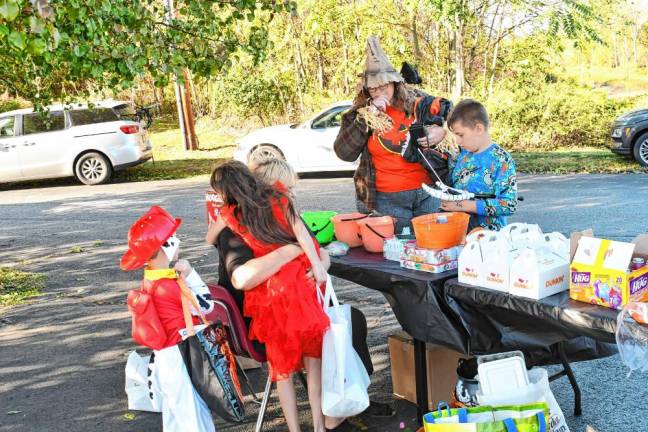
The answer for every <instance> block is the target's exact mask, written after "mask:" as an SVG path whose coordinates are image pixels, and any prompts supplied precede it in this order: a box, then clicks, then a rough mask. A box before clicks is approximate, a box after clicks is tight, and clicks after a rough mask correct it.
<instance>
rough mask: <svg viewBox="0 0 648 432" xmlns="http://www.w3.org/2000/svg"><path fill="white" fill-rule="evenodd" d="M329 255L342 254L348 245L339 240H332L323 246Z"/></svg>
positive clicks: (347, 249) (344, 253)
mask: <svg viewBox="0 0 648 432" xmlns="http://www.w3.org/2000/svg"><path fill="white" fill-rule="evenodd" d="M325 249H326V250H327V251H328V253H329V255H331V256H343V255H346V254H347V253H348V252H349V245H348V244H346V243H343V242H341V241H337V240H336V241H332V242H331V243H329V245H328V246H326V248H325Z"/></svg>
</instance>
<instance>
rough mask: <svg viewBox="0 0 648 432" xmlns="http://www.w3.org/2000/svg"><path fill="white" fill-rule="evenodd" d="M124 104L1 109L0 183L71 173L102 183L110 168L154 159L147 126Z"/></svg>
mask: <svg viewBox="0 0 648 432" xmlns="http://www.w3.org/2000/svg"><path fill="white" fill-rule="evenodd" d="M133 114H134V111H133V109H132V106H131V105H130V104H129V103H128V102H118V101H104V102H98V103H95V104H94V105H93V106H92V108H89V107H88V106H87V105H77V104H75V105H74V106H72V107H63V106H61V105H54V106H50V107H49V112H48V114H47V115H43V114H41V113H36V112H34V111H33V109H31V108H28V109H21V110H16V111H9V112H4V113H0V183H1V182H10V181H22V180H35V179H45V178H54V177H67V176H75V177H76V178H77V179H78V180H79V181H81V182H82V183H85V184H87V185H96V184H101V183H106V182H107V181H109V180H110V178H111V177H112V174H113V172H114V171H115V170H120V169H123V168H127V167H130V166H134V165H138V164H140V163H143V162H145V161H147V160H149V159H151V158H152V157H153V153H152V151H151V142H150V140H149V138H148V133H147V131H146V126H145V125H144V123H143V122H140V121H136V117H135V116H134V115H133Z"/></svg>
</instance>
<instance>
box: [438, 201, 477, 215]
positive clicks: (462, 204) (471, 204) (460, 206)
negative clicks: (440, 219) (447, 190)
mask: <svg viewBox="0 0 648 432" xmlns="http://www.w3.org/2000/svg"><path fill="white" fill-rule="evenodd" d="M441 210H444V211H448V212H464V213H477V204H476V203H475V201H471V200H464V201H441Z"/></svg>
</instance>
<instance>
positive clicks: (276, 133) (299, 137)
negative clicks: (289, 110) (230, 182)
mask: <svg viewBox="0 0 648 432" xmlns="http://www.w3.org/2000/svg"><path fill="white" fill-rule="evenodd" d="M350 107H351V101H343V102H338V103H336V104H333V105H331V106H329V107H328V108H326V109H325V110H323V111H321V112H320V113H318V114H317V115H316V116H314V117H313V118H311V119H310V120H308V121H305V122H304V123H297V124H286V125H280V126H271V127H266V128H263V129H257V130H255V131H252V132H250V133H249V134H247V135H246V136H244V137H243V138H241V139H239V140H237V143H236V144H237V147H236V150H235V151H234V159H236V160H238V161H241V162H243V163H247V162H248V161H249V160H250V159H252V158H254V159H258V158H263V157H276V158H283V159H285V160H286V161H287V162H288V163H289V164H290V165H292V167H293V168H294V169H295V171H297V172H298V173H305V172H316V171H322V172H324V171H354V170H355V169H356V167H357V166H358V163H357V161H356V162H345V161H343V160H341V159H339V158H338V157H337V156H336V155H335V152H334V151H333V142H334V141H335V137H337V134H338V131H339V130H340V121H341V118H342V114H343V113H344V112H345V111H346V110H348V109H349V108H350Z"/></svg>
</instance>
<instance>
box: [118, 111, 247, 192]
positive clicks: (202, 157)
mask: <svg viewBox="0 0 648 432" xmlns="http://www.w3.org/2000/svg"><path fill="white" fill-rule="evenodd" d="M244 133H245V132H244V131H241V130H235V129H231V128H221V127H219V125H218V124H217V123H216V122H215V121H213V120H211V119H201V120H199V121H198V122H197V124H196V135H197V136H198V144H199V147H200V149H199V150H195V151H189V150H185V149H184V147H183V141H182V134H181V133H180V129H178V128H177V123H176V121H175V120H173V119H172V118H171V117H162V118H160V119H156V120H155V122H154V123H153V126H152V127H151V130H150V138H151V143H152V144H153V159H154V161H155V162H147V163H145V164H142V165H139V166H137V167H134V168H130V169H127V170H124V171H120V172H118V173H116V174H115V179H116V180H118V181H147V180H171V179H180V178H188V177H195V176H200V175H208V174H209V173H211V171H212V169H213V168H214V166H216V165H218V164H219V163H221V162H223V161H225V160H227V159H230V158H231V157H232V154H233V153H234V148H235V147H236V144H235V140H236V139H237V138H238V137H239V136H242V135H243V134H244Z"/></svg>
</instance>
